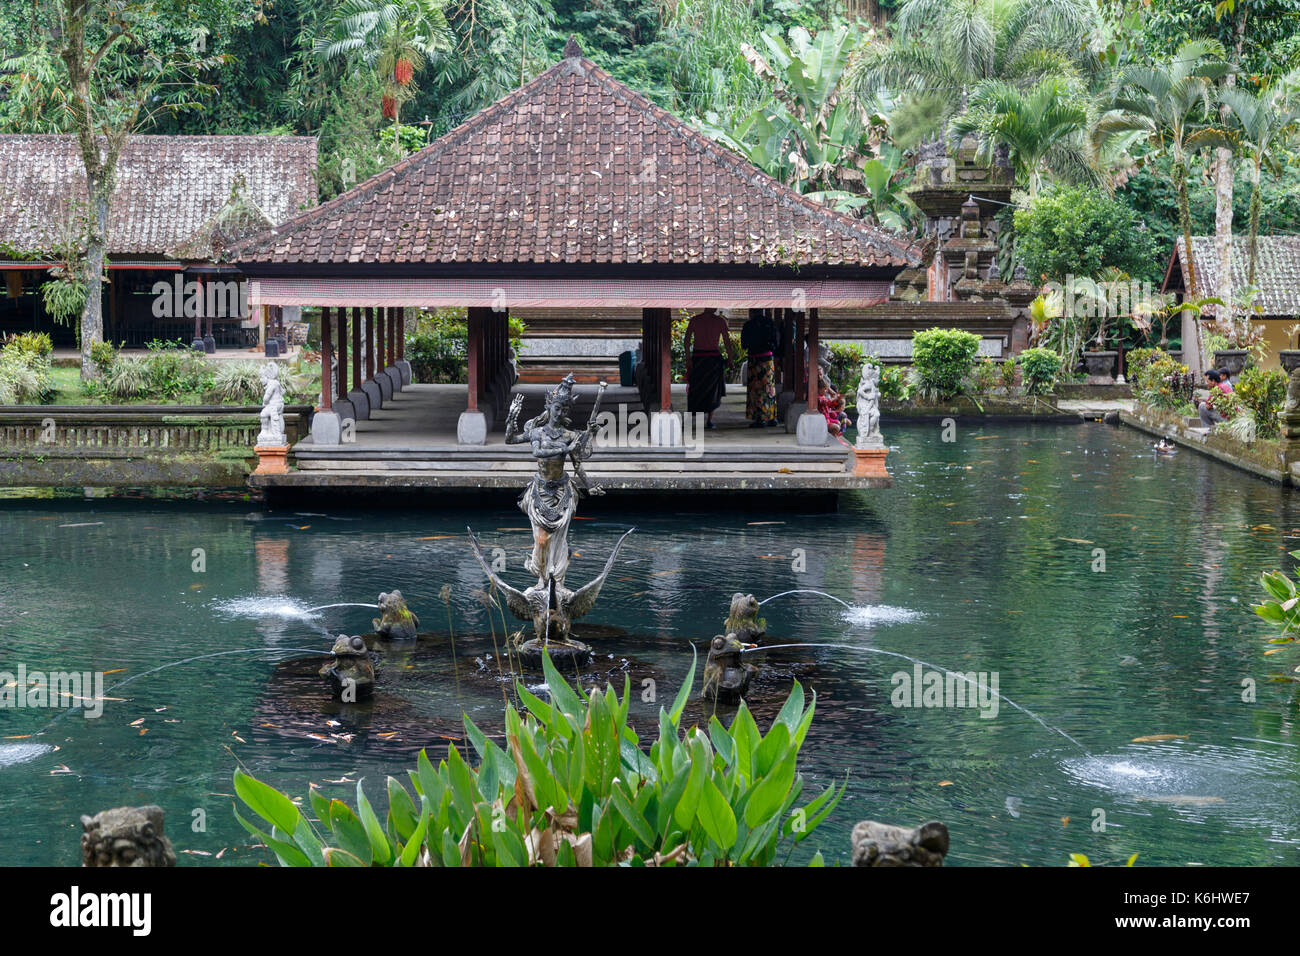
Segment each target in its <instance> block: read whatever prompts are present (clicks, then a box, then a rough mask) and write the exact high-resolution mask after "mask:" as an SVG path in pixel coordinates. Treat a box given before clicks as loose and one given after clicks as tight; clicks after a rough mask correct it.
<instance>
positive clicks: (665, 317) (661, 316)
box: [654, 309, 673, 412]
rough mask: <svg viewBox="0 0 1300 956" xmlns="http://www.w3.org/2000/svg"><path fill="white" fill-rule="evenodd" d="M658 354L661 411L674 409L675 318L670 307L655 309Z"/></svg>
mask: <svg viewBox="0 0 1300 956" xmlns="http://www.w3.org/2000/svg"><path fill="white" fill-rule="evenodd" d="M654 311H655V322H656V328H655V333H656V335H655V337H656V339H657V342H656V355H655V358H656V359H657V360H658V370H659V411H661V412H671V411H672V410H673V392H672V388H673V341H672V336H673V320H672V313H671V312H670V311H669V310H668V309H655V310H654Z"/></svg>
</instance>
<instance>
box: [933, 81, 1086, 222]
mask: <svg viewBox="0 0 1300 956" xmlns="http://www.w3.org/2000/svg"><path fill="white" fill-rule="evenodd" d="M1087 123H1088V110H1087V109H1086V108H1085V107H1084V106H1083V104H1082V103H1081V102H1080V101H1079V99H1078V97H1077V96H1075V95H1074V93H1073V91H1072V90H1071V89H1070V87H1069V85H1068V84H1067V83H1066V82H1065V81H1064V80H1061V79H1058V78H1055V77H1048V78H1046V79H1043V80H1040V81H1039V82H1038V83H1037V84H1036V85H1034V86H1033V87H1031V88H1030V89H1029V90H1028V91H1022V90H1020V89H1018V88H1017V87H1015V86H1013V85H1012V84H1010V83H1007V82H1005V81H1001V80H995V81H991V82H988V83H985V84H982V85H981V86H980V87H979V88H978V89H977V90H976V92H975V94H974V95H973V96H972V97H971V100H970V104H969V108H968V109H967V111H966V112H965V113H964V114H962V115H961V116H959V117H957V119H955V120H954V121H953V122H952V126H951V131H952V136H953V138H954V139H957V140H959V141H960V140H961V139H962V137H964V136H966V135H967V134H968V133H976V134H978V136H979V140H980V149H981V151H982V152H983V153H984V154H985V157H984V158H985V161H986V162H992V151H993V148H994V146H995V145H997V144H1002V145H1004V146H1006V147H1007V150H1008V154H1009V158H1010V160H1011V165H1012V168H1013V169H1014V170H1015V173H1016V179H1017V180H1018V181H1021V182H1025V183H1026V184H1027V185H1028V188H1029V195H1030V196H1031V197H1032V196H1036V195H1037V194H1038V190H1039V188H1040V186H1041V185H1042V182H1043V176H1044V174H1050V175H1051V176H1053V178H1056V179H1064V180H1067V181H1073V182H1079V181H1085V182H1090V181H1094V180H1095V179H1096V178H1097V177H1096V174H1095V173H1094V172H1093V170H1092V168H1091V166H1090V157H1089V156H1088V154H1087V150H1086V147H1085V143H1084V141H1083V135H1082V134H1083V131H1084V129H1085V127H1086V125H1087Z"/></svg>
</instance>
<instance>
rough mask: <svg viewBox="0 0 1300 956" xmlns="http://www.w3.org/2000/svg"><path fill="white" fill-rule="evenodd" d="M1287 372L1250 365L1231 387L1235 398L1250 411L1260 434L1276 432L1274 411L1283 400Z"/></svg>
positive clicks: (1278, 410) (1276, 411)
mask: <svg viewBox="0 0 1300 956" xmlns="http://www.w3.org/2000/svg"><path fill="white" fill-rule="evenodd" d="M1286 386H1287V374H1286V372H1284V371H1283V370H1282V369H1280V368H1274V369H1267V370H1266V369H1262V368H1260V367H1259V366H1252V367H1250V368H1248V369H1246V370H1244V371H1243V372H1242V373H1241V377H1240V378H1239V379H1238V380H1237V384H1236V387H1235V390H1236V394H1237V398H1239V399H1240V400H1241V404H1242V405H1244V406H1245V407H1246V409H1247V410H1248V411H1249V413H1250V417H1251V419H1252V420H1253V421H1254V423H1255V428H1256V434H1257V435H1258V436H1259V437H1260V438H1274V437H1276V436H1277V434H1278V431H1279V428H1280V423H1279V421H1278V415H1279V414H1280V413H1281V411H1282V404H1283V402H1285V401H1286Z"/></svg>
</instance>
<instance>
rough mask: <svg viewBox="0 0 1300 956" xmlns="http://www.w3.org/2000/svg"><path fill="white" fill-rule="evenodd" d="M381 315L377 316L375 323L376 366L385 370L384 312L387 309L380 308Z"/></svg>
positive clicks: (380, 369)
mask: <svg viewBox="0 0 1300 956" xmlns="http://www.w3.org/2000/svg"><path fill="white" fill-rule="evenodd" d="M378 311H379V315H377V316H376V319H377V320H378V321H376V323H375V368H377V369H378V370H379V371H381V372H382V371H383V370H384V369H385V368H386V367H387V366H386V365H385V364H384V313H385V312H386V311H388V310H387V309H379V310H378Z"/></svg>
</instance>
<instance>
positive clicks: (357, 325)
mask: <svg viewBox="0 0 1300 956" xmlns="http://www.w3.org/2000/svg"><path fill="white" fill-rule="evenodd" d="M352 387H353V388H360V387H361V310H360V309H359V308H357V307H356V306H353V307H352Z"/></svg>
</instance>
